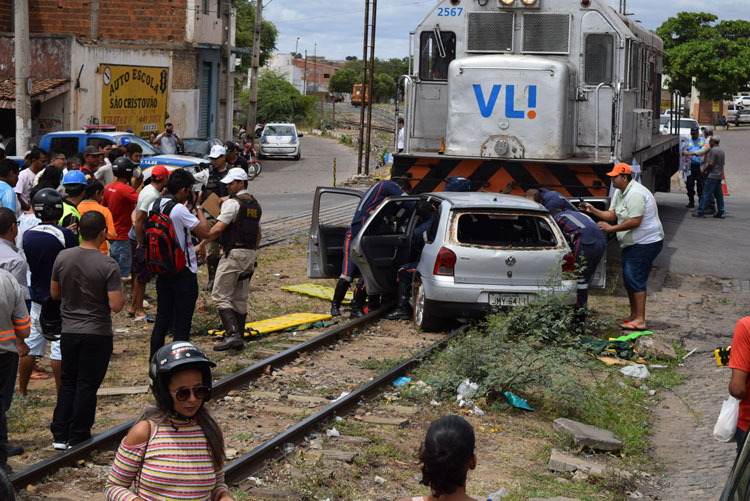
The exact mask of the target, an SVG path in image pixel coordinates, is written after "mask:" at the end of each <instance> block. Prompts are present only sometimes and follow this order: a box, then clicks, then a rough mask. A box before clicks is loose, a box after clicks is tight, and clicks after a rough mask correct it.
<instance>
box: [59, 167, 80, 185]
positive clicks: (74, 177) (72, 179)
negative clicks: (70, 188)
mask: <svg viewBox="0 0 750 501" xmlns="http://www.w3.org/2000/svg"><path fill="white" fill-rule="evenodd" d="M62 184H63V186H67V185H69V184H82V185H84V186H86V176H85V175H84V173H83V172H81V171H79V170H70V171H68V172H67V173H66V174H65V176H63V182H62Z"/></svg>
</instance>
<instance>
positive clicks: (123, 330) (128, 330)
mask: <svg viewBox="0 0 750 501" xmlns="http://www.w3.org/2000/svg"><path fill="white" fill-rule="evenodd" d="M115 332H117V333H118V334H125V333H127V332H130V329H128V328H127V327H123V328H121V329H115Z"/></svg>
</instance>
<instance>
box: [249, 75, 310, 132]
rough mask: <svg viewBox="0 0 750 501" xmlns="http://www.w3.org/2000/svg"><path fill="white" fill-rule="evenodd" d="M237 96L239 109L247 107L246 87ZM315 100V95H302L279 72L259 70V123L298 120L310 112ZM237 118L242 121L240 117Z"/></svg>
mask: <svg viewBox="0 0 750 501" xmlns="http://www.w3.org/2000/svg"><path fill="white" fill-rule="evenodd" d="M238 98H239V103H240V109H241V110H245V109H247V98H248V91H247V89H245V90H243V91H242V92H240V93H239V94H238ZM316 102H317V97H316V96H303V95H302V94H300V92H299V91H298V90H297V89H295V88H294V86H293V85H292V84H290V83H289V82H287V81H286V78H284V76H282V75H280V74H279V73H276V72H275V71H271V70H264V71H262V72H261V74H260V77H259V79H258V115H257V119H258V122H259V123H268V122H274V121H291V122H296V121H300V120H302V119H303V118H305V117H307V116H309V115H310V114H311V113H312V111H313V108H314V107H315V103H316ZM238 118H239V119H240V123H242V117H241V116H240V117H238Z"/></svg>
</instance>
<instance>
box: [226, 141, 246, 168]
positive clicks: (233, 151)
mask: <svg viewBox="0 0 750 501" xmlns="http://www.w3.org/2000/svg"><path fill="white" fill-rule="evenodd" d="M224 149H225V150H226V152H227V157H226V158H227V165H229V168H230V169H231V168H232V167H239V168H241V169H242V170H244V171H245V172H247V169H248V166H247V160H245V159H244V158H242V155H240V154H239V153H238V151H237V145H236V144H235V143H234V142H233V141H227V142H226V143H225V144H224Z"/></svg>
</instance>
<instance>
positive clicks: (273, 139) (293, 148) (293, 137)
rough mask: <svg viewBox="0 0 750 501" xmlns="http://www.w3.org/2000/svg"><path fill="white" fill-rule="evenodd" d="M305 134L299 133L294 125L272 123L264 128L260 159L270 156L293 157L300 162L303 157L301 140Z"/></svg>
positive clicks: (261, 138)
mask: <svg viewBox="0 0 750 501" xmlns="http://www.w3.org/2000/svg"><path fill="white" fill-rule="evenodd" d="M302 136H303V134H301V133H299V132H298V131H297V126H296V125H294V124H293V123H270V124H266V126H265V127H264V128H263V133H262V134H261V136H260V149H259V150H258V153H259V156H260V158H263V157H268V156H283V157H292V158H293V159H294V160H299V159H300V156H301V151H300V144H299V138H301V137H302Z"/></svg>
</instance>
